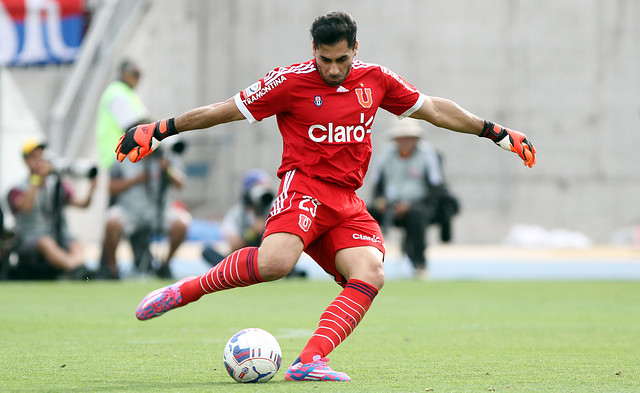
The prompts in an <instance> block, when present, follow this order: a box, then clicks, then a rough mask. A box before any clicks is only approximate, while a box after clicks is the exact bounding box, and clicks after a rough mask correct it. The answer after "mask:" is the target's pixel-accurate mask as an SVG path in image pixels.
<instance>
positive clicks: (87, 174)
mask: <svg viewBox="0 0 640 393" xmlns="http://www.w3.org/2000/svg"><path fill="white" fill-rule="evenodd" d="M49 162H51V171H52V172H53V173H54V174H56V175H58V176H65V175H66V176H71V177H78V178H87V179H95V177H96V176H98V167H97V166H96V165H95V164H94V163H93V162H91V161H90V160H86V159H82V158H77V159H75V160H73V161H69V160H66V159H64V158H58V157H55V158H51V159H49Z"/></svg>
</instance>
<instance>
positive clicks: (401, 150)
mask: <svg viewBox="0 0 640 393" xmlns="http://www.w3.org/2000/svg"><path fill="white" fill-rule="evenodd" d="M422 135H423V130H422V128H421V127H420V125H419V123H418V121H417V120H414V119H411V118H406V119H403V120H398V121H397V123H396V124H395V126H394V127H393V128H391V130H390V131H389V136H390V138H391V139H393V140H394V141H395V144H394V146H392V147H391V148H389V149H387V150H386V151H384V152H383V153H382V155H381V157H380V159H379V160H378V163H377V166H376V168H375V169H374V184H375V186H374V191H373V192H374V202H373V203H372V204H370V205H369V207H368V210H369V212H370V213H371V215H372V216H373V217H374V218H375V219H376V221H378V222H379V223H380V225H381V226H382V227H385V226H388V225H395V226H398V227H401V228H403V229H404V232H405V233H404V240H403V251H404V252H405V253H406V254H407V256H408V257H409V259H410V260H411V264H412V265H413V267H414V269H415V274H416V276H417V277H418V278H421V279H424V278H426V275H427V259H426V256H425V250H426V248H427V241H426V236H425V234H426V229H427V226H428V225H429V223H430V222H431V220H432V218H433V217H434V214H435V202H434V201H435V196H436V195H437V194H438V193H441V192H442V190H443V189H444V176H443V173H442V167H441V165H440V160H439V158H438V153H437V152H436V150H435V148H433V146H431V145H430V144H428V143H426V142H424V141H421V140H420V139H421V137H422Z"/></svg>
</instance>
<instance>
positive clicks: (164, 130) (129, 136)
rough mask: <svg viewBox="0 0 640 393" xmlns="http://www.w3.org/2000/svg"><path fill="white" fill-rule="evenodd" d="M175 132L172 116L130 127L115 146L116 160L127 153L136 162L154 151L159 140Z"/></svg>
mask: <svg viewBox="0 0 640 393" xmlns="http://www.w3.org/2000/svg"><path fill="white" fill-rule="evenodd" d="M177 133H178V130H176V126H175V124H174V120H173V118H171V119H164V120H160V121H157V122H155V123H149V124H140V125H138V126H135V127H131V128H130V129H129V131H127V132H125V133H124V134H123V135H122V136H121V137H120V141H118V146H116V155H117V158H118V161H120V162H122V160H124V158H125V157H126V156H127V155H128V156H129V160H130V161H131V162H138V161H140V160H141V159H142V158H144V157H145V156H147V155H148V154H150V153H151V152H152V151H154V150H155V149H156V147H158V145H159V144H160V141H161V140H163V139H164V138H166V137H168V136H171V135H176V134H177Z"/></svg>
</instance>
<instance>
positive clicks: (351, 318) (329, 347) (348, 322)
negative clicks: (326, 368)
mask: <svg viewBox="0 0 640 393" xmlns="http://www.w3.org/2000/svg"><path fill="white" fill-rule="evenodd" d="M377 294H378V290H377V289H376V288H375V287H373V286H372V285H370V284H367V283H366V282H364V281H360V280H349V281H348V282H347V285H345V287H344V289H343V290H342V292H340V295H338V297H337V298H336V299H335V300H334V301H333V302H332V303H331V304H330V305H329V307H327V309H326V310H324V312H323V313H322V315H321V316H320V323H319V325H318V328H317V329H316V331H315V332H314V333H313V336H311V338H310V339H309V342H308V343H307V345H305V347H304V349H303V350H302V353H301V354H300V361H301V362H302V363H310V362H311V361H312V360H313V356H315V355H320V357H326V356H327V355H328V354H329V353H330V352H331V351H333V350H334V349H335V347H337V346H338V345H340V343H341V342H343V341H344V340H345V339H346V338H347V336H349V334H351V332H353V330H354V329H355V328H356V326H358V323H360V321H361V320H362V318H363V317H364V314H365V313H366V312H367V310H368V309H369V307H370V306H371V303H372V302H373V299H374V298H375V297H376V295H377Z"/></svg>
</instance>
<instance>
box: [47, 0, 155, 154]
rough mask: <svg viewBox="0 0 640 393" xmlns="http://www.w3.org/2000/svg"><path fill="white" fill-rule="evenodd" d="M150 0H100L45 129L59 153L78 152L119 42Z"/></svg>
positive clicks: (140, 15)
mask: <svg viewBox="0 0 640 393" xmlns="http://www.w3.org/2000/svg"><path fill="white" fill-rule="evenodd" d="M149 4H150V0H102V1H100V2H99V5H98V8H97V9H96V11H95V12H94V16H93V20H92V22H91V25H90V26H89V30H88V31H87V34H86V36H85V39H84V41H83V43H82V47H81V48H80V53H79V55H78V58H77V60H76V62H75V63H74V65H73V67H72V70H71V73H70V74H69V76H68V77H67V79H66V81H65V84H64V86H63V88H62V90H61V92H60V94H59V96H58V98H57V99H56V100H55V103H54V105H53V108H52V110H51V115H50V123H49V128H48V130H47V134H48V140H49V146H50V148H51V149H52V150H53V151H55V152H56V153H57V154H58V155H60V156H62V157H66V158H72V157H75V156H77V155H78V152H79V150H80V148H81V147H82V144H83V142H84V141H85V137H86V136H87V135H90V134H91V133H93V131H94V127H93V124H90V121H91V120H92V119H93V118H94V114H95V111H96V106H97V104H98V100H99V98H100V95H101V94H102V90H103V88H104V83H105V80H106V78H107V76H108V72H109V69H110V66H111V63H112V62H113V61H114V53H115V50H116V49H117V47H118V45H119V44H120V43H122V41H123V40H124V39H126V37H127V36H129V34H130V33H131V31H132V29H133V28H134V27H135V25H136V23H137V22H138V21H139V20H140V18H141V17H142V16H143V15H144V13H145V12H146V11H147V9H148V7H149Z"/></svg>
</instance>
